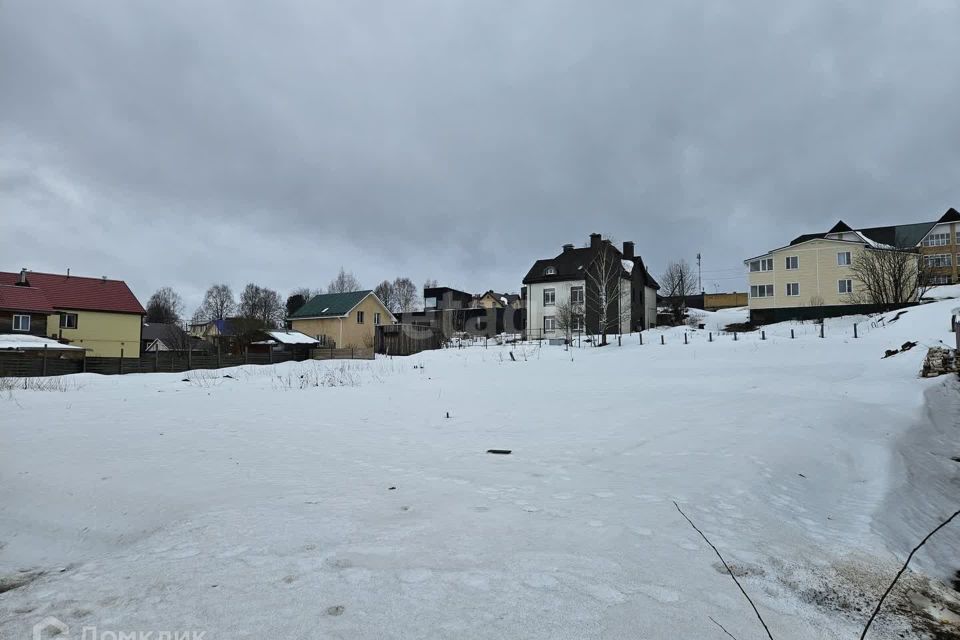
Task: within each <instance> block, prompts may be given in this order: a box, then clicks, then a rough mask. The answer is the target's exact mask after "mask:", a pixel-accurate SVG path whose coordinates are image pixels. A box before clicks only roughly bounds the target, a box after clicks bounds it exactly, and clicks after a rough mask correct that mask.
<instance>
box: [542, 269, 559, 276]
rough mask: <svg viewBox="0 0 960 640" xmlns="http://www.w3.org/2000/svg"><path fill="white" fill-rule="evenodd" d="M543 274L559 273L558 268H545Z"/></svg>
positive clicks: (552, 274) (553, 274)
mask: <svg viewBox="0 0 960 640" xmlns="http://www.w3.org/2000/svg"><path fill="white" fill-rule="evenodd" d="M543 275H545V276H555V275H557V268H556V267H547V268H546V269H544V270H543Z"/></svg>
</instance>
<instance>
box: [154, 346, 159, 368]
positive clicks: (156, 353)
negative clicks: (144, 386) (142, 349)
mask: <svg viewBox="0 0 960 640" xmlns="http://www.w3.org/2000/svg"><path fill="white" fill-rule="evenodd" d="M159 371H160V349H157V350H156V351H154V352H153V372H154V373H159Z"/></svg>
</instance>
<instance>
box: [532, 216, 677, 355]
mask: <svg viewBox="0 0 960 640" xmlns="http://www.w3.org/2000/svg"><path fill="white" fill-rule="evenodd" d="M523 284H524V285H525V286H526V289H527V330H528V333H529V335H531V336H534V337H537V336H541V335H542V336H544V337H562V336H563V334H564V331H563V330H562V329H563V327H562V326H561V325H562V324H563V322H562V321H561V320H560V318H559V316H558V308H563V307H564V306H565V305H570V306H571V307H572V308H574V309H576V310H578V313H576V314H575V317H574V318H573V323H572V326H571V327H570V330H571V331H572V332H574V333H576V332H579V331H583V332H586V333H594V334H599V333H630V332H631V331H641V330H643V329H647V328H650V327H652V326H654V324H655V323H656V318H657V290H658V289H659V288H660V285H659V284H657V282H656V280H654V279H653V277H652V276H651V275H650V273H649V272H648V271H647V268H646V267H645V266H644V264H643V260H642V259H641V258H640V256H638V255H636V254H635V253H634V243H633V242H624V243H623V249H622V250H620V249H617V248H616V247H614V246H613V245H612V244H611V243H610V241H609V240H604V239H603V238H602V237H601V235H600V234H599V233H593V234H591V235H590V244H589V245H587V246H585V247H581V248H575V247H574V246H573V245H572V244H566V245H563V249H562V251H561V252H560V253H559V254H557V255H556V256H554V257H553V258H545V259H542V260H537V261H536V262H534V264H533V266H532V267H531V268H530V271H528V272H527V275H526V277H525V278H524V279H523ZM601 285H603V286H601ZM604 303H606V307H607V308H606V312H605V313H604V310H603V306H604Z"/></svg>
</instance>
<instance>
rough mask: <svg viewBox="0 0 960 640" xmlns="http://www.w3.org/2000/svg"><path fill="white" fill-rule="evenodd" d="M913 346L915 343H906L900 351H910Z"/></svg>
mask: <svg viewBox="0 0 960 640" xmlns="http://www.w3.org/2000/svg"><path fill="white" fill-rule="evenodd" d="M915 346H917V343H916V342H910V341H907V342H904V343H903V344H902V345H901V346H900V351H910V349H913V348H914V347H915Z"/></svg>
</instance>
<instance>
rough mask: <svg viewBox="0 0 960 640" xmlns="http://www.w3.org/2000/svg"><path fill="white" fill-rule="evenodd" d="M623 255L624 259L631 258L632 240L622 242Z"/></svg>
mask: <svg viewBox="0 0 960 640" xmlns="http://www.w3.org/2000/svg"><path fill="white" fill-rule="evenodd" d="M623 257H624V259H625V260H633V242H630V241H626V242H624V243H623Z"/></svg>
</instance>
